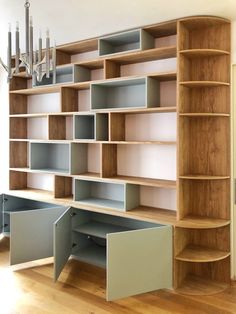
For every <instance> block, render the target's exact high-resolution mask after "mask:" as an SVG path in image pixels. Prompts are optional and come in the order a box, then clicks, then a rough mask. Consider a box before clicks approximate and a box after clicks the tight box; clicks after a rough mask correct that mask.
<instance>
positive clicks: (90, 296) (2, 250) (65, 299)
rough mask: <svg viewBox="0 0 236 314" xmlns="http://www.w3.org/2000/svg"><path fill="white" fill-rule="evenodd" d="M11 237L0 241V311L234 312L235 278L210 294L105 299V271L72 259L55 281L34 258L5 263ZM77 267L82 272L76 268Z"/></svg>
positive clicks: (0, 313) (31, 313) (101, 313)
mask: <svg viewBox="0 0 236 314" xmlns="http://www.w3.org/2000/svg"><path fill="white" fill-rule="evenodd" d="M8 259H9V242H8V240H7V239H3V240H1V241H0V314H28V313H29V314H37V313H40V314H43V313H55V314H60V313H63V314H67V313H77V314H105V313H106V314H107V313H117V314H123V313H130V314H138V313H148V314H149V313H150V314H154V313H155V314H162V313H165V314H166V313H173V314H175V313H181V314H185V313H188V314H195V313H199V314H204V313H209V314H211V313H212V314H224V313H225V314H226V313H236V283H235V284H233V286H232V287H231V288H230V289H228V290H227V291H225V292H224V293H220V294H218V295H214V296H207V297H193V296H191V297H190V296H183V295H177V294H175V293H173V292H169V291H166V290H162V291H158V292H152V293H146V294H143V295H140V296H135V297H131V298H127V299H123V300H119V301H117V302H106V301H105V273H104V270H101V269H99V268H97V267H92V266H89V265H86V264H81V263H79V262H77V261H74V260H70V261H69V263H68V265H67V266H66V268H65V270H64V271H63V273H62V275H61V277H60V280H59V282H57V283H54V282H53V281H52V274H53V267H52V263H50V264H48V262H50V261H52V260H47V264H45V261H44V262H41V261H40V262H37V263H36V262H34V263H31V264H29V265H28V266H29V268H27V269H25V268H24V269H22V267H21V268H19V267H18V268H12V267H9V264H8V263H9V261H8ZM79 268H80V271H79V270H78V269H79Z"/></svg>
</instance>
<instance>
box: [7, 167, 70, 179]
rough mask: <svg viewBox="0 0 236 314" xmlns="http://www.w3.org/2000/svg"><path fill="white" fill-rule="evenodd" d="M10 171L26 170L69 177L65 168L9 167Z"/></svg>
mask: <svg viewBox="0 0 236 314" xmlns="http://www.w3.org/2000/svg"><path fill="white" fill-rule="evenodd" d="M9 170H10V171H18V172H27V173H50V174H55V175H61V176H66V177H71V175H70V174H69V172H67V171H65V169H30V168H10V169H9Z"/></svg>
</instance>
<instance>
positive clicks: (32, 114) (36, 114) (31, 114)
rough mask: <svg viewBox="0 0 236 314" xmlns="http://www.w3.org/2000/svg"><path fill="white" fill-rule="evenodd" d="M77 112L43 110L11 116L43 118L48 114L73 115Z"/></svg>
mask: <svg viewBox="0 0 236 314" xmlns="http://www.w3.org/2000/svg"><path fill="white" fill-rule="evenodd" d="M74 114H75V112H54V113H53V112H52V113H51V112H50V113H49V112H43V113H22V114H11V115H9V117H10V118H41V117H48V116H73V115H74Z"/></svg>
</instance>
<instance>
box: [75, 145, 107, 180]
mask: <svg viewBox="0 0 236 314" xmlns="http://www.w3.org/2000/svg"><path fill="white" fill-rule="evenodd" d="M100 173H101V169H100V144H95V143H72V144H71V174H72V175H88V174H90V175H93V176H100Z"/></svg>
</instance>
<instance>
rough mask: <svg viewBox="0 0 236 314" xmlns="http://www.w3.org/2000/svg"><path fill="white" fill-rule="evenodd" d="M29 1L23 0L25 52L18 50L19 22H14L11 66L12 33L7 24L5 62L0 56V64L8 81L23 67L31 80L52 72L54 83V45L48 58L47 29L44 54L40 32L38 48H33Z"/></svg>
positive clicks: (48, 37)
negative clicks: (13, 60) (13, 51)
mask: <svg viewBox="0 0 236 314" xmlns="http://www.w3.org/2000/svg"><path fill="white" fill-rule="evenodd" d="M29 8H30V3H29V1H28V0H26V1H25V53H21V52H20V46H19V42H20V32H19V23H18V22H17V23H16V33H15V40H16V54H15V66H14V67H12V33H11V25H10V24H9V31H8V47H7V64H5V63H4V62H3V60H2V59H1V58H0V64H1V65H2V66H3V68H4V69H5V70H6V72H7V73H8V77H7V78H8V82H10V80H11V79H12V77H13V74H19V72H20V68H24V69H25V71H26V76H32V77H33V80H37V81H39V82H41V81H42V79H43V77H44V76H46V78H49V77H50V73H53V83H54V84H55V83H56V46H54V48H53V52H52V58H50V51H51V49H50V36H49V30H48V29H47V32H46V50H45V56H44V57H42V56H43V53H42V36H41V32H40V35H39V40H38V45H39V47H38V50H37V49H35V51H34V50H33V19H32V17H30V16H29Z"/></svg>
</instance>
